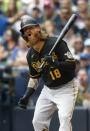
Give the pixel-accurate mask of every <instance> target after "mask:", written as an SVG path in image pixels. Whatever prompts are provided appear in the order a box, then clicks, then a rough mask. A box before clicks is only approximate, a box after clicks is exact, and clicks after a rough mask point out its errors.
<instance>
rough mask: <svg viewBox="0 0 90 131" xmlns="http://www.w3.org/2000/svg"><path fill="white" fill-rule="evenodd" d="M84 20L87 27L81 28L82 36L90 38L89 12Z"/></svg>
mask: <svg viewBox="0 0 90 131" xmlns="http://www.w3.org/2000/svg"><path fill="white" fill-rule="evenodd" d="M83 20H84V23H85V28H84V29H82V30H81V33H82V36H83V37H84V38H87V37H88V38H90V14H87V15H86V16H85V17H84V19H83Z"/></svg>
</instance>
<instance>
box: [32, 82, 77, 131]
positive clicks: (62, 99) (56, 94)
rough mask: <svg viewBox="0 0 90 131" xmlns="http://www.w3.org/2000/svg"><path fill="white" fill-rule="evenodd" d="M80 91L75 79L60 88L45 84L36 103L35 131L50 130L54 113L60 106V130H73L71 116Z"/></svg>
mask: <svg viewBox="0 0 90 131" xmlns="http://www.w3.org/2000/svg"><path fill="white" fill-rule="evenodd" d="M77 93H78V88H77V82H75V80H72V81H70V82H69V83H67V84H65V85H63V86H62V87H61V88H59V89H56V90H55V89H49V88H48V87H47V86H44V88H43V90H42V92H41V94H40V96H39V98H38V100H37V104H36V108H35V113H34V118H33V126H34V130H35V131H43V130H44V129H47V131H49V125H50V121H51V118H52V115H53V113H54V111H55V109H56V108H58V116H59V120H60V128H59V131H72V127H71V118H72V113H73V110H74V105H75V101H76V97H77Z"/></svg>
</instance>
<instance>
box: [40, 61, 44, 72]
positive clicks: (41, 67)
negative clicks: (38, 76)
mask: <svg viewBox="0 0 90 131" xmlns="http://www.w3.org/2000/svg"><path fill="white" fill-rule="evenodd" d="M44 64H45V61H43V63H42V64H41V65H40V67H39V68H38V69H39V70H40V71H42V69H43V66H44Z"/></svg>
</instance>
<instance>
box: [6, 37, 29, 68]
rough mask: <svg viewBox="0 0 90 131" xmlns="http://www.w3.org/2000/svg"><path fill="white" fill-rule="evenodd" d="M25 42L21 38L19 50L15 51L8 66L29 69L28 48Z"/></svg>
mask: <svg viewBox="0 0 90 131" xmlns="http://www.w3.org/2000/svg"><path fill="white" fill-rule="evenodd" d="M25 44H26V42H25V40H24V39H23V38H22V37H21V36H20V37H19V48H18V49H15V50H14V51H13V53H12V55H11V56H10V58H9V60H8V65H10V66H12V67H17V68H27V59H26V54H27V47H26V46H25Z"/></svg>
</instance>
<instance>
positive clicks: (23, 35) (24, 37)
mask: <svg viewBox="0 0 90 131" xmlns="http://www.w3.org/2000/svg"><path fill="white" fill-rule="evenodd" d="M21 36H22V37H23V39H24V40H25V41H27V42H28V37H27V36H26V35H25V34H23V33H21Z"/></svg>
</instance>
